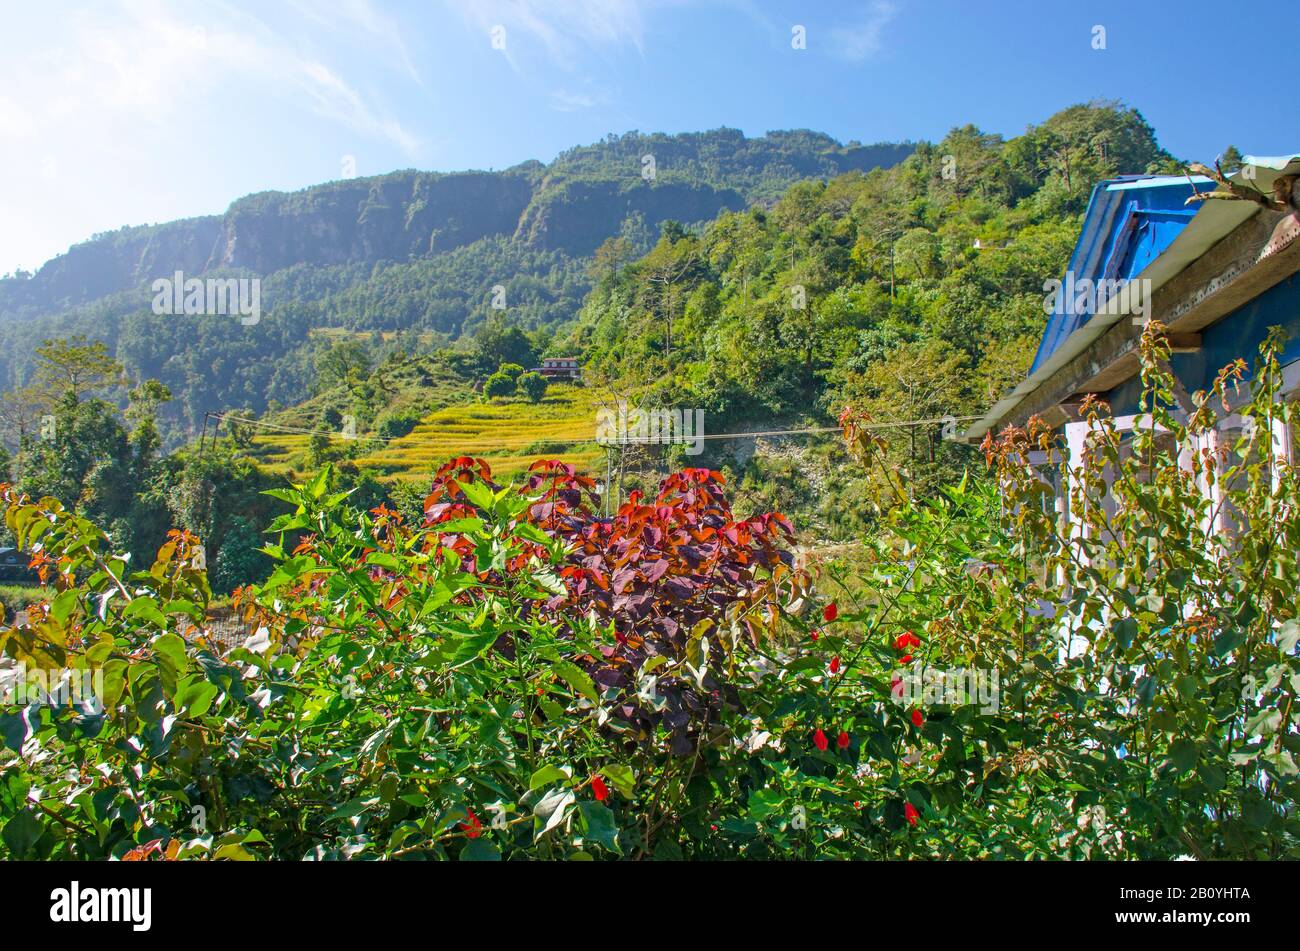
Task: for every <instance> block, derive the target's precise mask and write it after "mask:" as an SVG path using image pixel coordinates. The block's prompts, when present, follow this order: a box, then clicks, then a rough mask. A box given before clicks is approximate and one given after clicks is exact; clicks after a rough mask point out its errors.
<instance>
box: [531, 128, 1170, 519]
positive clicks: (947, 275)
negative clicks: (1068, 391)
mask: <svg viewBox="0 0 1300 951" xmlns="http://www.w3.org/2000/svg"><path fill="white" fill-rule="evenodd" d="M1178 169H1179V165H1178V164H1177V163H1176V162H1174V160H1173V159H1172V157H1171V156H1170V155H1169V154H1168V153H1166V152H1165V151H1164V150H1163V149H1161V148H1160V147H1159V145H1158V144H1157V142H1156V139H1155V134H1154V132H1153V131H1152V129H1151V127H1150V126H1149V125H1148V124H1147V123H1146V121H1145V120H1144V119H1143V118H1142V116H1141V114H1140V113H1138V112H1137V111H1136V110H1133V109H1129V108H1125V107H1122V106H1120V105H1118V104H1115V103H1095V104H1090V105H1080V106H1074V107H1071V108H1069V109H1066V110H1064V111H1062V112H1060V113H1058V114H1056V115H1054V116H1052V117H1051V118H1049V119H1047V120H1046V121H1045V122H1043V123H1042V124H1041V125H1038V126H1034V127H1032V128H1030V129H1029V130H1028V131H1027V132H1026V133H1025V134H1024V135H1022V136H1018V137H1016V138H1013V139H1009V140H1004V139H1003V138H1002V137H1000V136H996V135H989V134H986V133H983V132H981V131H980V130H978V129H976V128H974V127H971V126H967V127H964V128H958V129H954V130H953V131H952V132H950V133H949V134H948V136H947V137H946V138H944V139H943V140H942V141H941V142H938V143H936V144H932V143H922V144H920V145H919V146H917V148H916V150H915V152H914V153H913V154H912V155H911V156H909V157H908V158H907V159H905V160H904V161H903V162H902V163H900V164H899V165H897V166H894V167H892V168H888V169H876V170H873V171H871V172H869V173H861V172H850V173H847V174H844V175H841V176H838V177H835V178H832V179H830V180H819V179H810V180H805V181H801V182H799V183H797V184H795V185H793V186H791V187H790V188H788V189H787V190H786V191H785V193H784V194H783V196H782V197H781V199H780V200H779V201H778V202H776V203H775V204H774V205H772V206H770V207H753V208H751V209H748V210H746V211H741V212H733V211H726V212H723V213H722V214H721V215H719V217H718V218H717V219H716V220H715V221H713V222H712V223H710V224H709V226H708V227H707V228H705V229H703V231H699V232H693V231H688V230H686V229H681V228H673V227H668V228H665V229H664V233H663V235H662V236H661V238H660V240H659V241H658V243H657V244H656V245H655V247H654V248H653V249H652V250H651V251H650V252H649V253H647V254H646V255H644V256H642V257H640V258H639V259H635V260H631V259H629V258H628V257H627V255H626V254H625V253H624V252H625V251H626V249H625V248H621V247H620V243H619V241H618V240H617V239H614V240H611V241H610V242H608V243H607V244H606V245H605V246H604V247H602V248H601V249H600V251H599V252H598V253H597V256H596V260H597V268H596V273H597V277H598V280H597V283H596V286H595V288H594V289H593V291H592V293H591V295H590V297H589V298H588V300H587V302H586V304H585V305H584V307H583V309H582V311H581V313H580V315H579V319H578V320H577V321H576V322H575V323H573V324H571V325H568V326H567V327H566V328H565V329H564V330H563V332H562V333H561V334H560V336H559V337H558V339H557V340H556V341H555V342H554V348H555V349H556V350H557V351H558V352H565V353H581V354H583V355H584V357H585V360H586V363H587V365H588V366H589V367H591V368H592V369H591V371H590V373H589V376H590V378H591V380H592V381H593V382H594V381H602V382H610V383H613V384H614V385H616V386H617V387H619V388H621V389H623V390H625V391H628V392H634V391H637V390H640V391H642V392H643V393H645V394H646V395H645V399H646V400H647V401H648V402H649V403H650V404H651V405H678V406H691V407H701V408H703V409H704V410H705V411H706V413H707V414H708V418H709V420H710V426H711V431H713V432H717V431H719V430H720V429H723V428H731V429H732V430H736V429H754V428H770V427H767V426H766V424H768V423H771V422H772V421H774V420H786V421H791V422H793V421H794V420H796V419H801V420H807V421H810V422H812V423H813V424H814V425H822V426H824V425H827V424H829V423H832V422H833V421H834V418H835V416H836V415H837V414H838V412H839V411H840V410H841V409H842V408H843V407H844V406H846V405H852V406H853V407H854V408H855V409H857V410H859V411H863V412H866V413H868V414H869V415H870V417H871V418H873V419H875V420H877V421H878V422H879V423H881V424H884V425H887V426H892V425H896V424H898V423H900V422H904V421H910V420H926V419H938V418H940V417H944V416H949V415H951V416H954V417H962V416H964V415H967V414H977V413H980V412H982V411H983V410H984V409H986V408H987V407H988V406H989V405H991V404H992V403H993V402H995V401H996V399H997V398H998V397H999V396H1000V395H1001V393H1002V391H1003V390H1004V389H1005V388H1006V387H1007V386H1008V384H1010V383H1013V382H1015V381H1018V380H1019V379H1020V378H1021V377H1022V376H1023V373H1024V371H1025V370H1026V369H1027V367H1028V365H1029V361H1030V359H1031V357H1032V355H1033V351H1034V348H1035V346H1036V345H1037V342H1038V338H1039V336H1040V334H1041V330H1042V326H1043V321H1044V310H1043V296H1044V282H1045V281H1048V280H1050V279H1052V278H1054V277H1059V275H1060V274H1061V273H1062V272H1063V271H1064V269H1065V267H1066V264H1067V261H1068V259H1069V254H1070V251H1071V249H1072V248H1073V246H1074V242H1075V239H1076V238H1077V236H1078V229H1079V223H1080V216H1081V214H1082V212H1083V210H1084V208H1085V206H1086V204H1087V200H1088V196H1089V194H1090V192H1091V190H1092V187H1093V186H1094V185H1095V184H1096V182H1097V181H1098V180H1100V179H1103V178H1107V177H1112V176H1114V175H1117V174H1127V173H1146V172H1154V171H1177V170H1178ZM941 430H942V427H941V425H939V424H937V423H936V424H933V425H928V426H924V427H906V428H903V429H899V430H892V431H891V430H882V431H883V432H890V433H891V435H894V436H896V438H893V439H891V440H890V441H889V447H888V457H889V463H890V465H889V466H888V467H886V469H885V470H883V471H886V472H888V471H892V472H893V473H900V474H901V475H902V478H903V480H904V481H905V482H907V483H908V484H909V485H910V486H911V487H912V488H913V489H915V490H917V491H919V492H921V493H924V492H925V490H926V487H927V486H930V485H935V484H939V483H940V482H942V481H943V480H945V479H950V478H952V477H954V475H958V476H959V475H960V469H961V467H962V465H964V464H967V463H969V462H970V461H971V459H970V456H969V450H964V449H962V448H961V447H958V446H956V445H954V444H953V443H951V442H944V441H943V440H942V439H941V434H942V432H941ZM727 446H728V444H727V443H725V442H723V443H719V444H715V446H714V447H712V448H711V449H710V455H709V456H708V457H706V459H707V461H708V462H709V464H711V465H715V466H724V465H727V464H728V463H730V465H729V468H731V469H732V471H733V472H734V473H736V474H744V477H745V480H746V485H747V486H748V487H750V488H752V490H753V492H754V493H758V494H761V495H762V496H763V497H762V498H761V499H760V500H755V504H756V505H757V506H758V507H763V506H772V507H776V508H779V509H780V510H782V511H787V512H805V513H807V514H808V515H809V516H810V517H813V516H815V517H817V518H818V519H819V520H820V524H821V525H823V526H827V525H832V524H834V523H840V522H843V521H844V520H845V519H846V518H861V517H862V516H863V513H866V512H869V511H870V509H871V507H870V506H869V505H867V504H866V503H865V500H863V499H860V498H859V499H846V498H844V497H843V496H842V494H841V493H855V492H867V491H871V492H875V491H877V490H879V489H881V488H885V489H888V488H889V487H888V486H887V485H886V486H872V485H869V484H864V483H862V482H861V481H860V480H856V481H855V480H852V479H845V478H836V479H834V480H828V484H827V485H825V486H819V485H818V479H819V470H820V474H821V475H825V473H826V472H827V471H828V469H827V467H826V466H825V465H822V464H820V463H821V462H825V460H821V461H820V462H819V461H818V460H815V459H811V458H806V457H805V458H800V459H798V460H791V459H786V460H784V461H782V460H779V459H777V460H767V461H764V460H757V461H756V460H752V459H745V458H737V459H734V460H733V459H729V458H728V456H727V451H728V450H727V448H726V447H727ZM881 477H882V478H887V479H888V478H893V477H894V476H893V475H888V476H885V475H882V476H881ZM848 513H853V514H851V515H850V514H848ZM845 527H848V526H845Z"/></svg>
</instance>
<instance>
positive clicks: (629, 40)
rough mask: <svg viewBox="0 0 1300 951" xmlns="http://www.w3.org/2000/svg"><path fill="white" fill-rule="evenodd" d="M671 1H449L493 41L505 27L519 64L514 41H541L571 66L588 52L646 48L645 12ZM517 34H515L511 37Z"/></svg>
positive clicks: (513, 59)
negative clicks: (493, 33)
mask: <svg viewBox="0 0 1300 951" xmlns="http://www.w3.org/2000/svg"><path fill="white" fill-rule="evenodd" d="M665 2H666V0H446V3H447V6H449V7H450V8H451V9H453V10H454V11H456V12H457V13H458V14H460V16H461V17H462V19H464V20H465V22H467V23H469V24H470V25H471V26H472V27H473V28H475V29H479V30H482V31H483V36H484V43H485V44H486V43H487V42H488V35H489V32H490V31H491V30H492V28H493V27H496V26H502V27H505V30H506V46H505V50H504V52H505V54H506V58H507V59H509V60H510V63H511V65H512V66H514V67H515V68H516V69H518V68H519V60H518V59H517V53H518V52H519V50H518V49H516V48H515V44H517V43H522V44H525V45H535V44H536V43H540V44H541V47H542V48H543V49H544V50H545V52H546V54H547V55H548V56H549V57H550V59H552V60H554V61H555V62H557V63H560V64H564V65H572V64H573V61H574V60H575V59H577V58H578V57H579V56H580V55H581V54H582V53H583V52H596V53H598V54H601V55H606V54H607V53H609V52H610V51H611V50H618V49H622V48H625V47H632V48H634V49H636V50H637V52H638V53H640V52H642V50H643V49H644V40H645V16H644V11H645V10H647V9H649V8H651V7H657V6H663V5H664V4H665ZM512 37H514V39H513V41H512Z"/></svg>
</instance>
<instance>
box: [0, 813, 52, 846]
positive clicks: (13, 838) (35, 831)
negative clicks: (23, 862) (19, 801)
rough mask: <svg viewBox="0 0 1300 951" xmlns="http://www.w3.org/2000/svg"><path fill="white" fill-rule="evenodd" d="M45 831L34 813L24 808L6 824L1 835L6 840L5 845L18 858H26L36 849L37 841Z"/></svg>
mask: <svg viewBox="0 0 1300 951" xmlns="http://www.w3.org/2000/svg"><path fill="white" fill-rule="evenodd" d="M43 831H44V830H43V829H42V828H41V824H40V822H39V821H37V819H36V816H34V815H33V814H32V811H31V810H30V809H27V808H23V809H21V810H19V812H18V813H17V814H16V815H15V816H14V817H13V818H12V819H10V820H9V821H8V822H6V823H5V827H4V832H3V833H0V837H3V838H4V842H5V845H7V846H8V847H9V851H10V852H12V853H13V854H14V855H15V856H16V857H18V858H26V857H27V856H28V855H29V854H30V853H31V851H32V849H33V848H35V847H36V841H37V840H38V839H39V838H40V837H41V833H42V832H43Z"/></svg>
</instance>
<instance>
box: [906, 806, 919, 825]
mask: <svg viewBox="0 0 1300 951" xmlns="http://www.w3.org/2000/svg"><path fill="white" fill-rule="evenodd" d="M903 815H905V816H907V821H908V824H910V825H916V819H917V817H918V816H919V815H920V813H919V812H917V811H916V806H914V805H912V804H911V803H910V802H905V803H903Z"/></svg>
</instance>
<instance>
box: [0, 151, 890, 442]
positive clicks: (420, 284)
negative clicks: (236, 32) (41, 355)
mask: <svg viewBox="0 0 1300 951" xmlns="http://www.w3.org/2000/svg"><path fill="white" fill-rule="evenodd" d="M911 148H912V146H910V145H907V144H901V145H877V146H867V147H864V146H860V145H857V144H850V145H848V146H844V145H841V144H839V143H838V142H836V141H834V140H833V139H831V138H829V137H827V136H824V135H819V134H816V133H812V132H803V131H800V132H778V133H771V134H769V135H767V136H764V137H762V138H755V139H749V138H746V137H745V136H744V135H742V134H741V133H740V132H738V131H736V130H730V129H721V130H717V131H713V132H706V133H698V134H688V135H678V136H670V135H642V134H639V133H629V134H626V135H622V136H609V137H607V138H606V139H605V140H603V141H602V142H599V143H597V144H595V145H591V146H585V147H582V148H577V149H573V150H571V151H569V152H565V153H563V154H562V155H560V156H559V157H558V158H557V159H556V160H555V161H554V162H552V163H551V164H550V165H544V164H542V163H540V162H535V161H534V162H526V163H524V164H522V165H519V166H516V167H514V168H511V169H507V170H505V171H501V172H461V173H453V174H440V173H430V172H418V171H399V172H393V173H391V174H388V175H382V176H376V177H370V178H355V179H349V180H344V181H338V182H332V183H329V184H325V185H320V186H317V187H314V188H309V189H306V190H304V191H300V192H295V193H292V194H285V193H280V192H267V193H262V194H257V195H250V196H248V197H246V198H242V199H240V200H238V201H236V202H235V203H234V204H232V205H231V207H230V208H229V209H228V210H227V211H226V213H225V214H224V215H220V216H210V217H203V218H193V219H187V220H183V221H175V222H170V223H167V224H161V225H151V226H144V227H129V228H122V229H121V230H119V231H116V232H111V233H108V234H102V235H97V236H96V237H94V238H92V239H91V240H89V241H86V242H84V243H82V244H78V245H76V246H74V247H73V248H72V249H71V250H69V251H68V253H66V254H64V255H60V256H59V257H57V258H55V259H53V260H52V261H50V262H48V263H47V264H46V265H45V266H44V267H42V268H41V269H40V270H39V271H37V272H36V273H35V274H34V275H27V274H20V275H17V276H13V277H8V278H4V279H0V387H4V388H9V387H12V386H15V385H19V384H22V383H24V382H26V380H27V378H28V377H29V376H30V373H31V370H32V366H33V363H32V354H33V353H34V350H35V346H36V345H37V344H38V343H39V342H40V340H42V339H45V338H50V337H55V336H66V335H69V334H75V333H81V334H84V335H85V336H87V337H88V338H92V339H100V340H104V341H105V342H106V343H107V344H108V345H109V348H110V351H111V352H113V353H114V354H116V355H117V356H118V358H119V359H121V360H122V362H123V363H124V364H125V366H126V368H127V372H128V373H129V374H131V375H132V376H133V377H135V378H145V377H155V378H157V379H159V380H161V381H162V382H164V383H166V384H167V385H168V386H169V387H170V388H171V389H172V391H173V393H174V394H175V395H176V397H177V398H178V399H177V401H176V403H175V404H174V405H172V406H171V407H168V408H167V409H165V410H164V420H165V421H166V420H171V421H172V423H173V424H174V423H177V422H179V423H180V424H181V426H182V429H188V430H192V429H193V428H194V427H195V425H196V424H197V422H198V420H200V419H201V417H202V413H203V412H205V411H207V410H212V409H221V408H226V407H230V406H249V407H252V408H254V409H257V410H261V409H263V408H264V407H265V406H266V405H267V401H268V400H272V399H274V400H278V401H280V402H286V401H292V400H297V399H302V398H304V397H306V396H307V395H308V392H309V390H308V380H307V379H306V377H305V376H304V374H303V372H302V369H303V368H304V367H309V366H310V365H311V362H312V354H313V352H314V350H313V345H312V344H311V343H309V338H308V334H309V331H311V330H312V329H313V328H320V327H345V328H348V329H352V330H400V329H414V330H417V331H431V332H433V333H434V334H435V335H436V336H435V337H434V339H435V340H438V339H441V340H443V341H444V342H445V341H450V340H454V339H456V338H457V337H459V336H460V335H461V334H462V333H464V332H466V331H467V330H472V329H473V328H474V327H475V326H477V325H479V324H481V323H482V322H483V320H484V319H485V318H486V317H487V315H488V314H489V312H490V309H491V306H490V305H491V303H492V300H491V297H492V295H493V288H496V287H498V286H500V287H501V288H502V289H503V291H504V293H503V295H499V296H498V301H497V303H498V304H500V303H504V304H505V309H506V310H507V312H508V314H509V317H510V319H511V320H512V321H514V322H516V323H518V324H519V325H520V326H524V327H534V328H535V327H539V326H544V325H548V324H554V323H557V322H558V321H560V320H563V319H567V318H569V317H572V315H573V314H574V313H575V312H576V311H577V309H578V307H579V306H580V303H581V300H582V297H583V295H584V294H585V293H586V290H587V288H588V283H587V274H586V268H587V260H586V259H587V258H588V257H589V256H590V255H591V253H592V252H593V251H594V250H595V248H596V247H597V246H598V245H600V244H601V242H602V241H604V240H605V239H607V238H609V237H611V236H614V235H622V236H624V237H626V238H627V239H628V241H629V243H630V246H631V247H633V248H635V249H637V250H648V248H649V247H650V245H651V244H652V242H653V240H654V238H655V237H656V236H657V234H658V231H659V227H660V225H661V223H662V222H664V221H668V220H673V221H681V222H704V221H707V220H711V219H712V218H714V217H715V216H716V215H717V214H718V213H719V212H722V211H728V210H730V211H738V210H742V209H744V208H745V207H747V206H748V205H749V204H751V203H753V202H756V201H761V200H771V199H773V198H774V197H776V196H777V195H779V194H780V192H781V191H783V190H784V188H786V187H787V186H789V185H790V184H791V183H793V182H794V181H797V180H799V179H801V178H805V177H808V176H833V175H836V174H840V173H842V172H845V171H848V170H867V169H870V168H873V167H876V166H879V165H885V164H893V163H896V162H897V161H899V160H901V159H902V158H904V157H905V156H906V155H907V154H909V153H910V151H911ZM177 271H181V272H183V273H184V275H185V277H186V278H191V277H197V276H230V277H236V276H238V277H251V276H256V277H260V278H262V281H263V283H262V289H261V307H262V311H263V314H262V319H261V321H260V322H259V323H258V324H257V325H255V326H248V327H243V326H232V323H233V322H232V321H231V319H230V318H226V317H185V318H177V317H172V316H155V315H153V314H152V313H151V312H150V309H149V303H150V301H151V299H152V293H151V292H150V289H149V288H150V284H151V283H152V282H153V281H154V280H156V279H158V278H170V277H172V275H173V274H174V273H175V272H177ZM165 428H166V426H165Z"/></svg>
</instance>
